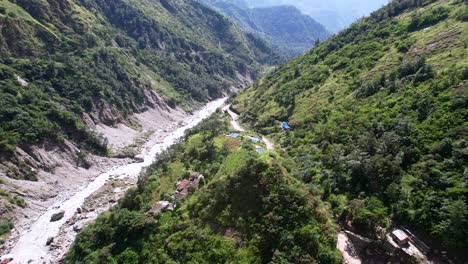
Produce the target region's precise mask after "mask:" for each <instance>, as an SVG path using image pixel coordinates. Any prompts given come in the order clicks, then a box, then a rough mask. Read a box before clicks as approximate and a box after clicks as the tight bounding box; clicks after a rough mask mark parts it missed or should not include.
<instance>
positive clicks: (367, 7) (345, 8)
mask: <svg viewBox="0 0 468 264" xmlns="http://www.w3.org/2000/svg"><path fill="white" fill-rule="evenodd" d="M210 1H218V2H219V1H223V2H229V3H234V4H236V5H243V6H246V7H251V8H253V7H271V6H281V5H291V6H295V7H296V8H298V9H299V10H301V12H303V13H305V14H307V15H310V16H311V17H313V18H314V19H315V20H317V21H318V22H320V24H322V25H324V26H325V27H326V28H327V30H329V31H330V32H332V33H337V32H338V31H340V30H342V29H344V28H346V27H347V26H349V25H350V24H351V23H353V22H354V21H356V20H357V19H360V18H362V17H365V16H367V15H369V14H370V13H371V12H373V11H375V10H377V9H378V8H380V7H382V6H383V5H385V4H387V3H388V2H389V1H388V0H372V1H370V0H364V1H363V0H328V1H322V0H210Z"/></svg>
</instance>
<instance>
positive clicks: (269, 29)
mask: <svg viewBox="0 0 468 264" xmlns="http://www.w3.org/2000/svg"><path fill="white" fill-rule="evenodd" d="M205 2H206V3H208V4H210V5H211V6H213V7H214V8H216V9H217V10H220V11H221V12H222V13H224V14H226V15H227V16H229V17H230V18H232V19H233V20H234V21H235V22H237V24H239V25H240V26H241V27H242V28H243V29H244V30H245V31H246V32H251V33H254V34H257V35H258V36H260V37H261V38H263V39H265V40H266V41H267V42H268V43H270V44H271V45H272V46H273V47H274V48H275V49H276V50H278V52H279V53H280V54H281V55H283V56H284V57H285V58H292V57H295V56H298V55H300V54H302V53H304V52H305V51H307V50H309V49H311V48H312V47H313V46H314V45H315V42H316V41H317V40H325V39H327V38H328V36H329V33H328V32H327V30H326V29H325V28H324V27H323V26H322V25H321V24H319V23H318V22H316V21H315V20H314V19H312V18H311V17H310V16H308V15H304V14H302V13H301V11H299V9H297V8H295V7H293V6H273V7H261V8H249V7H247V5H246V4H245V3H230V2H222V1H216V0H215V1H212V0H205Z"/></svg>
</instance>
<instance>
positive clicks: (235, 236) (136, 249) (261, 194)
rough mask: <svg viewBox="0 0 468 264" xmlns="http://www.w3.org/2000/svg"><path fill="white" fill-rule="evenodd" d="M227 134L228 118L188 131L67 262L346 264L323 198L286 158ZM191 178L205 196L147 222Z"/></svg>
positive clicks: (82, 237)
mask: <svg viewBox="0 0 468 264" xmlns="http://www.w3.org/2000/svg"><path fill="white" fill-rule="evenodd" d="M226 131H228V121H227V119H226V118H223V119H220V118H218V117H217V115H213V116H212V117H211V118H209V119H208V120H206V121H204V122H203V123H202V124H200V125H199V126H197V127H196V128H194V129H192V130H191V131H190V132H188V133H187V135H186V138H185V140H184V141H183V142H182V143H180V144H177V145H175V146H174V147H172V148H171V149H170V150H169V151H167V152H166V153H164V154H163V155H161V156H160V157H159V158H158V160H157V161H156V162H155V163H154V164H153V165H151V166H150V167H149V168H148V169H147V171H146V172H145V173H143V174H142V175H141V176H140V178H139V182H138V187H137V188H135V189H133V190H131V191H129V192H128V193H127V195H126V196H125V198H124V199H123V200H122V201H121V202H120V203H119V205H118V206H117V207H116V208H114V209H112V210H111V211H110V212H109V213H106V214H104V215H102V216H101V217H99V218H98V220H97V221H96V223H95V224H93V225H91V226H90V227H88V228H86V229H85V230H83V231H82V232H81V233H80V234H79V236H78V238H77V240H76V241H75V244H74V245H73V248H72V250H71V251H70V253H69V254H68V256H67V260H66V262H68V263H76V262H90V263H97V262H107V263H177V262H195V263H229V262H233V263H234V262H235V263H268V262H272V263H286V262H293V263H312V262H317V263H340V261H341V260H340V259H341V257H340V255H339V253H338V252H337V250H336V249H335V239H336V238H335V237H336V232H337V230H336V226H335V225H334V224H333V222H331V221H330V215H329V212H328V210H327V208H326V207H325V206H324V205H323V204H322V203H321V202H320V199H318V197H316V196H315V195H314V193H313V192H312V190H310V189H308V188H307V186H306V185H304V184H303V183H301V182H300V181H298V180H296V179H295V178H293V177H292V176H291V175H290V174H289V173H288V171H287V169H286V168H285V167H284V166H283V165H282V161H281V160H276V157H277V155H273V154H272V153H271V152H270V153H263V154H258V153H256V152H255V151H254V148H253V146H251V147H243V145H245V144H247V143H244V144H243V143H242V142H241V140H240V139H235V138H231V137H228V136H225V135H223V133H224V132H226ZM250 144H253V143H250ZM270 154H271V155H270ZM239 160H243V162H233V161H239ZM192 172H200V173H202V174H203V175H204V177H205V181H204V182H205V183H204V184H203V186H202V187H200V189H198V190H192V191H191V194H190V195H189V196H188V197H187V198H186V199H183V200H179V201H178V202H177V206H176V209H175V211H173V212H171V211H169V212H164V213H161V214H158V215H156V216H152V215H151V214H148V213H147V212H148V211H149V210H150V209H151V207H152V206H153V205H154V204H155V203H156V202H157V201H159V200H162V199H170V198H168V197H169V195H168V194H169V193H171V192H173V191H174V186H175V183H176V181H177V180H180V179H182V178H187V177H188V176H189V175H190V174H191V173H192ZM168 179H170V184H167V181H168ZM165 182H166V183H165Z"/></svg>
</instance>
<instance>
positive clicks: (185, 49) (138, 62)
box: [0, 0, 277, 178]
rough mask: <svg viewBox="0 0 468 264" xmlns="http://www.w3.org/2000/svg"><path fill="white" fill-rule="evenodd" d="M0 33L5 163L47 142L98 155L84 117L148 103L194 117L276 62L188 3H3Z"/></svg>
mask: <svg viewBox="0 0 468 264" xmlns="http://www.w3.org/2000/svg"><path fill="white" fill-rule="evenodd" d="M0 34H1V36H0V104H1V105H2V107H1V109H0V154H1V156H2V157H5V156H7V154H9V153H12V152H14V151H15V147H16V146H18V145H22V144H23V145H29V144H36V143H38V142H41V141H42V140H44V139H52V140H54V141H62V140H63V139H71V140H73V141H75V142H80V145H81V146H82V147H83V148H86V149H89V150H91V151H93V152H96V153H99V154H105V153H106V144H105V143H106V142H105V140H104V139H102V138H100V137H98V136H97V135H95V134H94V133H93V132H91V131H89V129H88V128H87V127H86V126H85V125H84V124H83V122H82V121H81V118H82V117H83V114H85V113H87V114H90V115H91V117H92V118H93V119H94V120H93V121H94V122H96V123H101V122H102V123H105V124H106V125H114V124H116V123H119V122H122V121H125V120H126V119H127V118H128V116H129V115H131V114H132V113H135V112H141V111H143V110H145V109H147V108H148V107H151V106H154V105H155V104H160V105H168V106H169V107H172V108H175V107H176V106H180V107H182V108H184V109H187V110H191V109H193V108H196V107H197V106H199V105H200V103H202V102H206V101H208V100H210V99H213V98H217V97H220V96H222V95H226V94H227V93H229V92H230V91H232V90H235V89H236V88H237V89H238V88H240V87H243V86H245V85H247V84H248V83H249V82H250V81H251V80H252V79H255V78H256V76H257V74H258V71H259V70H260V67H261V64H269V63H274V62H275V60H276V58H277V57H276V55H275V54H274V53H273V51H272V50H271V49H270V48H269V47H268V45H266V44H265V43H264V42H263V41H262V40H260V39H258V38H256V37H254V36H252V35H245V34H243V33H242V31H241V30H240V29H239V28H238V27H237V26H235V25H234V24H233V23H231V22H230V21H229V20H228V19H226V18H225V17H224V16H222V15H220V14H218V13H217V12H215V11H213V10H211V9H209V8H207V7H205V6H204V5H202V4H200V3H198V2H196V1H192V0H177V1H166V0H157V1H141V0H111V1H103V0H78V1H71V0H67V1H56V0H47V1H46V0H35V1H29V0H4V1H1V2H0ZM18 177H20V176H18ZM21 177H23V178H24V175H23V176H21Z"/></svg>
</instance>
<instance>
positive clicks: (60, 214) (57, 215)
mask: <svg viewBox="0 0 468 264" xmlns="http://www.w3.org/2000/svg"><path fill="white" fill-rule="evenodd" d="M64 215H65V211H63V210H62V211H60V212H57V213H55V214H53V215H52V217H51V218H50V221H51V222H56V221H58V220H60V219H62V218H63V216H64Z"/></svg>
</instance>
